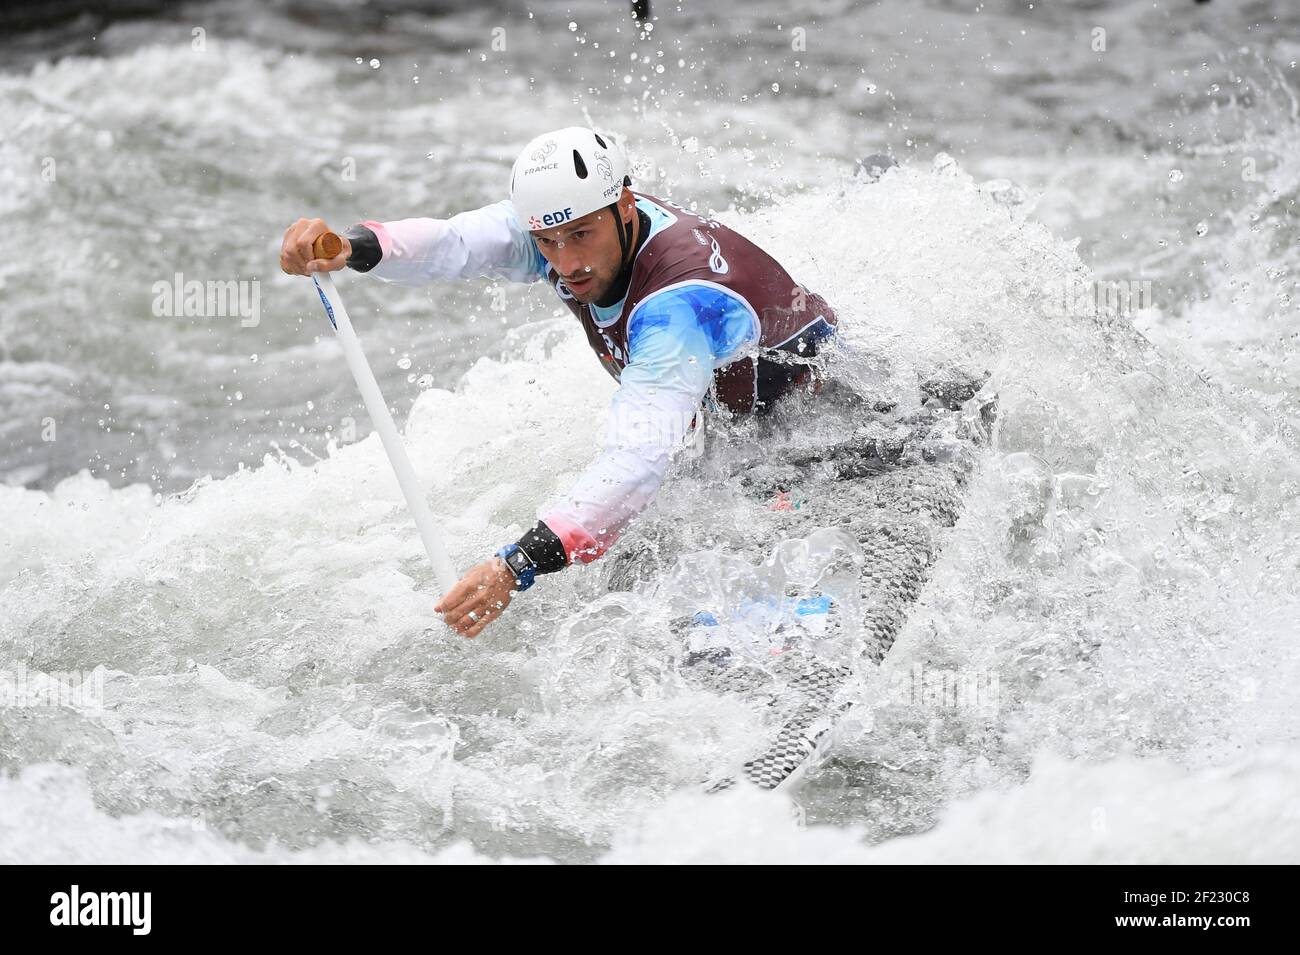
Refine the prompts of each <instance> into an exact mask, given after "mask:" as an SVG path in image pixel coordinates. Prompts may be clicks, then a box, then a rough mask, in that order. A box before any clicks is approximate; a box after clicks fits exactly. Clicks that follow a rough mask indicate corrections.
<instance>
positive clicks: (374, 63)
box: [370, 59, 379, 70]
mask: <svg viewBox="0 0 1300 955" xmlns="http://www.w3.org/2000/svg"><path fill="white" fill-rule="evenodd" d="M370 68H371V69H372V70H377V69H379V61H378V60H374V59H372V60H371V61H370Z"/></svg>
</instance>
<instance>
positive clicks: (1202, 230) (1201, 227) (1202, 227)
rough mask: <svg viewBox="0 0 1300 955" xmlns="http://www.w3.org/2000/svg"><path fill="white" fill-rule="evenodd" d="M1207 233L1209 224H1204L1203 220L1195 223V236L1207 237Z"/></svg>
mask: <svg viewBox="0 0 1300 955" xmlns="http://www.w3.org/2000/svg"><path fill="white" fill-rule="evenodd" d="M1209 231H1210V224H1209V223H1208V222H1206V221H1205V220H1204V219H1202V220H1201V221H1200V222H1198V223H1196V234H1197V235H1201V236H1203V235H1208V234H1209Z"/></svg>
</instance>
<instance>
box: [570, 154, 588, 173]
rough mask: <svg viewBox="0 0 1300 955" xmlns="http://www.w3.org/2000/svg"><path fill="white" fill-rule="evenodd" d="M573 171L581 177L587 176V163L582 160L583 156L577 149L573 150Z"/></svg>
mask: <svg viewBox="0 0 1300 955" xmlns="http://www.w3.org/2000/svg"><path fill="white" fill-rule="evenodd" d="M573 171H574V172H576V173H577V174H578V178H579V179H586V178H587V164H586V163H585V162H583V161H582V156H581V155H579V153H578V151H577V150H576V149H575V150H574V151H573Z"/></svg>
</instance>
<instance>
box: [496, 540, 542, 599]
mask: <svg viewBox="0 0 1300 955" xmlns="http://www.w3.org/2000/svg"><path fill="white" fill-rule="evenodd" d="M514 554H521V555H523V560H520V559H519V558H517V557H516V558H515V559H514V560H511V557H512V556H513V555H514ZM496 555H497V556H498V557H500V558H502V559H503V560H505V562H506V566H507V567H509V568H510V573H512V574H514V576H515V583H516V584H517V585H518V587H519V590H520V591H524V590H527V589H528V588H529V587H531V586H532V585H533V584H534V583H536V582H537V565H536V564H534V563H533V559H532V558H531V557H529V556H528V553H527V552H526V551H525V550H524V549H523V548H522V547H520V546H519V545H518V544H507V545H506V546H505V547H502V548H501V549H500V550H499V551H497V553H496Z"/></svg>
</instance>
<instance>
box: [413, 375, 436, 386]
mask: <svg viewBox="0 0 1300 955" xmlns="http://www.w3.org/2000/svg"><path fill="white" fill-rule="evenodd" d="M416 384H417V385H419V386H420V387H421V388H432V387H433V375H421V376H420V377H419V379H418V380H417V381H416Z"/></svg>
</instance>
